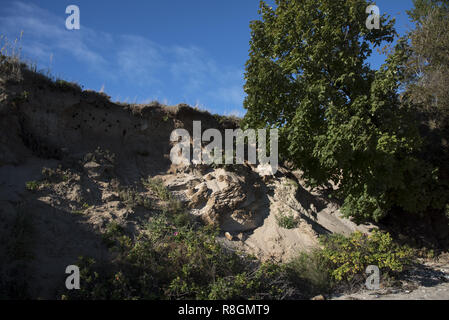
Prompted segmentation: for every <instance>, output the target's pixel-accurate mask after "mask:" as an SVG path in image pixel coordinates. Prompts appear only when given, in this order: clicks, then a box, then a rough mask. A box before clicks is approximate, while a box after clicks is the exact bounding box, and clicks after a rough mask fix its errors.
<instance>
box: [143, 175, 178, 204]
mask: <svg viewBox="0 0 449 320" xmlns="http://www.w3.org/2000/svg"><path fill="white" fill-rule="evenodd" d="M142 184H143V185H144V186H145V188H148V189H150V190H151V191H153V192H154V193H155V194H156V196H158V197H159V199H161V200H164V201H168V200H170V198H171V193H170V191H169V190H168V189H167V188H166V187H165V186H164V183H163V181H162V179H158V178H148V179H147V180H142Z"/></svg>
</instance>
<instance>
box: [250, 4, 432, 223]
mask: <svg viewBox="0 0 449 320" xmlns="http://www.w3.org/2000/svg"><path fill="white" fill-rule="evenodd" d="M368 4H369V3H368V2H367V1H364V0H349V1H347V0H320V1H316V0H296V1H294V0H277V1H276V8H271V7H269V6H268V5H267V4H266V3H264V2H263V1H262V2H261V6H260V14H261V20H257V21H253V22H252V23H251V30H252V31H251V42H250V58H249V60H248V61H247V64H246V74H245V77H246V84H245V91H246V93H247V97H246V99H245V102H244V106H245V108H246V109H247V114H246V116H245V119H244V122H243V125H244V126H245V127H250V126H251V127H277V128H279V129H280V146H279V147H280V153H281V156H282V158H283V159H284V160H289V161H292V162H293V163H294V164H295V165H296V166H297V167H298V168H299V169H301V170H302V171H303V173H304V177H305V178H306V179H307V181H308V182H309V184H310V185H311V186H318V185H326V184H329V182H332V183H333V184H334V185H337V186H339V188H338V191H337V196H338V197H340V198H341V199H343V200H344V205H343V207H342V211H343V212H344V214H345V215H347V216H352V217H354V218H355V220H356V221H358V222H362V221H365V220H373V219H374V220H379V219H381V218H382V217H384V216H385V215H386V214H387V213H388V211H389V210H390V208H392V207H393V206H399V207H402V208H403V209H405V210H407V211H414V212H416V211H421V210H424V209H425V208H426V207H427V206H428V205H429V201H426V198H425V195H426V192H423V189H425V188H426V183H428V181H429V177H430V176H431V173H432V172H431V169H430V168H426V167H425V166H423V164H422V163H420V162H419V161H418V160H417V159H416V158H414V156H413V155H414V154H415V153H416V151H417V150H419V146H420V143H421V141H420V138H419V134H418V131H417V128H416V126H415V125H414V122H413V121H412V119H411V117H410V112H409V111H410V110H408V108H407V105H405V106H403V105H401V103H400V99H399V96H398V94H397V92H398V89H399V85H400V83H401V81H402V79H403V77H404V74H403V73H404V72H403V71H404V70H403V68H402V67H400V66H402V65H403V64H404V60H405V59H406V58H407V54H406V52H407V50H406V46H405V45H404V44H403V43H402V42H400V43H399V44H398V46H397V48H396V50H395V52H394V54H392V55H391V56H390V58H389V59H388V61H387V63H386V64H385V65H384V66H383V67H382V68H381V69H380V70H378V71H375V70H373V69H372V68H371V67H370V65H369V64H368V63H367V62H366V60H367V58H368V57H369V56H370V55H371V53H372V50H373V48H375V47H379V46H381V45H382V44H383V43H384V42H387V43H391V42H393V40H394V38H395V35H396V32H395V30H394V20H391V19H389V18H388V17H385V16H383V17H382V19H381V28H380V29H378V30H377V29H373V30H369V29H368V28H367V27H366V20H367V17H368V15H367V14H366V8H367V6H368Z"/></svg>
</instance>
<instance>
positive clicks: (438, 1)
mask: <svg viewBox="0 0 449 320" xmlns="http://www.w3.org/2000/svg"><path fill="white" fill-rule="evenodd" d="M435 9H444V10H449V1H447V0H413V9H412V10H410V11H407V13H408V15H409V16H410V18H411V19H412V21H414V22H418V23H419V21H422V20H423V19H425V18H426V17H428V16H429V15H430V14H431V13H432V11H434V10H435Z"/></svg>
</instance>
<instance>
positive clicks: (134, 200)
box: [118, 189, 152, 210]
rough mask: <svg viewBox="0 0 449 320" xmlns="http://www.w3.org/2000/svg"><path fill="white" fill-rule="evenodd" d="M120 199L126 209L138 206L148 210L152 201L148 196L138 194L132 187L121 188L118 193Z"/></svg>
mask: <svg viewBox="0 0 449 320" xmlns="http://www.w3.org/2000/svg"><path fill="white" fill-rule="evenodd" d="M118 195H119V198H120V200H121V201H122V202H123V204H124V205H125V206H126V207H127V208H128V209H135V208H136V207H138V206H140V207H143V208H145V209H148V210H150V209H151V208H152V203H151V200H150V198H148V197H145V196H142V195H140V194H139V193H138V192H137V191H136V190H133V189H122V190H120V191H119V193H118Z"/></svg>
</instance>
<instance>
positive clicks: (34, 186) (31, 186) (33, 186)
mask: <svg viewBox="0 0 449 320" xmlns="http://www.w3.org/2000/svg"><path fill="white" fill-rule="evenodd" d="M39 186H40V183H39V182H38V181H35V180H33V181H28V182H27V183H25V187H26V189H27V190H29V191H33V192H35V191H37V190H39Z"/></svg>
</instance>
